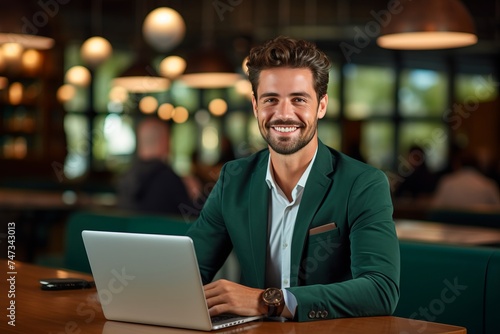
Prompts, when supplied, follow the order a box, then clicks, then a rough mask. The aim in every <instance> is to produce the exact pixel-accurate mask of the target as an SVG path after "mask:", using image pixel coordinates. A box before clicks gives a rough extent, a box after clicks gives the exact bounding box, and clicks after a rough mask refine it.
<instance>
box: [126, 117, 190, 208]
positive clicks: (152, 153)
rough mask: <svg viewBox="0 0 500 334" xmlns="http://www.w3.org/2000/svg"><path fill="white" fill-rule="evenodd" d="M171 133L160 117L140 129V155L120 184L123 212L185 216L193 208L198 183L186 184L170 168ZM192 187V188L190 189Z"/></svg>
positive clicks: (138, 150)
mask: <svg viewBox="0 0 500 334" xmlns="http://www.w3.org/2000/svg"><path fill="white" fill-rule="evenodd" d="M169 153H170V131H169V127H168V124H167V123H165V122H163V121H161V120H159V119H157V118H146V119H144V120H142V121H141V122H140V123H139V125H138V126H137V156H136V159H135V161H134V162H133V163H132V165H131V167H130V168H129V169H128V170H127V171H126V172H125V173H124V174H123V175H121V177H120V179H119V181H118V185H117V200H118V207H119V208H120V209H123V210H129V211H135V212H142V213H155V214H169V215H182V213H183V212H184V211H183V205H184V206H192V200H193V197H194V196H196V192H197V190H196V189H195V188H196V183H193V182H192V180H191V179H188V180H189V182H185V181H184V180H183V179H182V178H181V177H180V176H179V175H177V174H176V173H175V171H174V170H173V169H172V167H171V166H170V165H169V163H168V160H169ZM188 186H189V187H188Z"/></svg>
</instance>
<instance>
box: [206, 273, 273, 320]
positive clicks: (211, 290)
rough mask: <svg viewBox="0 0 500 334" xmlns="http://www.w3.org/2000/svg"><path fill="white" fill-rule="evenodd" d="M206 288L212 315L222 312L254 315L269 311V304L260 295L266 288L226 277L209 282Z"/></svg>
mask: <svg viewBox="0 0 500 334" xmlns="http://www.w3.org/2000/svg"><path fill="white" fill-rule="evenodd" d="M204 289H205V297H206V299H207V305H208V309H209V313H210V316H215V315H219V314H221V313H233V314H238V315H243V316H252V315H261V314H265V313H266V312H267V306H266V305H264V302H263V301H262V300H261V297H260V296H261V294H262V291H264V290H261V289H254V288H249V287H247V286H244V285H241V284H237V283H234V282H230V281H227V280H224V279H221V280H218V281H215V282H212V283H209V284H207V285H205V286H204Z"/></svg>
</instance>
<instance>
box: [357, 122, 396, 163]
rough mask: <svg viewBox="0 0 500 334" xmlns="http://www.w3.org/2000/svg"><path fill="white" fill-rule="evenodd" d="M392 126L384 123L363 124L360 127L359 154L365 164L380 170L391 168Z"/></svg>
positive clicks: (392, 151) (392, 152)
mask: <svg viewBox="0 0 500 334" xmlns="http://www.w3.org/2000/svg"><path fill="white" fill-rule="evenodd" d="M393 143H394V125H393V124H392V123H391V122H386V121H370V122H365V123H363V125H362V126H361V154H362V155H363V157H364V158H365V159H366V161H367V163H369V164H370V165H373V166H375V167H377V168H380V169H389V168H390V167H391V166H392V162H393V155H394V147H393V146H394V145H393Z"/></svg>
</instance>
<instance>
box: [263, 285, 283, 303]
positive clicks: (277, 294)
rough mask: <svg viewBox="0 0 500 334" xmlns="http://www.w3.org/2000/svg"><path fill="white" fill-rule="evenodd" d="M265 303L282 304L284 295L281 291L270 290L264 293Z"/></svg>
mask: <svg viewBox="0 0 500 334" xmlns="http://www.w3.org/2000/svg"><path fill="white" fill-rule="evenodd" d="M263 297H264V301H265V302H266V303H267V304H278V305H279V304H280V303H281V302H282V301H283V293H282V292H281V290H280V289H276V288H269V289H267V290H266V291H265V292H264V295H263Z"/></svg>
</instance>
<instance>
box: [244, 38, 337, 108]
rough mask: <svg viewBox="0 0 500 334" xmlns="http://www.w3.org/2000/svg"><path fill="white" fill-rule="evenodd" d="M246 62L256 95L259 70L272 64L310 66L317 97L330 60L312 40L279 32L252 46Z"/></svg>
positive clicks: (322, 92)
mask: <svg viewBox="0 0 500 334" xmlns="http://www.w3.org/2000/svg"><path fill="white" fill-rule="evenodd" d="M246 65H247V68H248V79H249V80H250V83H251V84H252V90H253V92H254V94H255V95H257V87H258V85H259V75H260V72H261V71H262V70H265V69H269V68H275V67H290V68H308V69H310V70H311V72H312V75H313V79H314V90H315V91H316V95H317V97H318V101H319V100H320V99H321V98H322V97H323V96H324V95H325V94H326V90H327V87H328V74H329V70H330V61H329V60H328V57H327V56H326V55H325V53H324V52H323V51H321V50H319V49H318V48H317V47H316V45H315V44H314V43H312V42H309V41H305V40H295V39H292V38H288V37H283V36H280V37H277V38H274V39H272V40H269V41H267V42H266V43H264V44H263V45H261V46H256V47H254V48H252V50H250V55H249V56H248V61H247V63H246ZM255 98H257V96H255Z"/></svg>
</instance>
